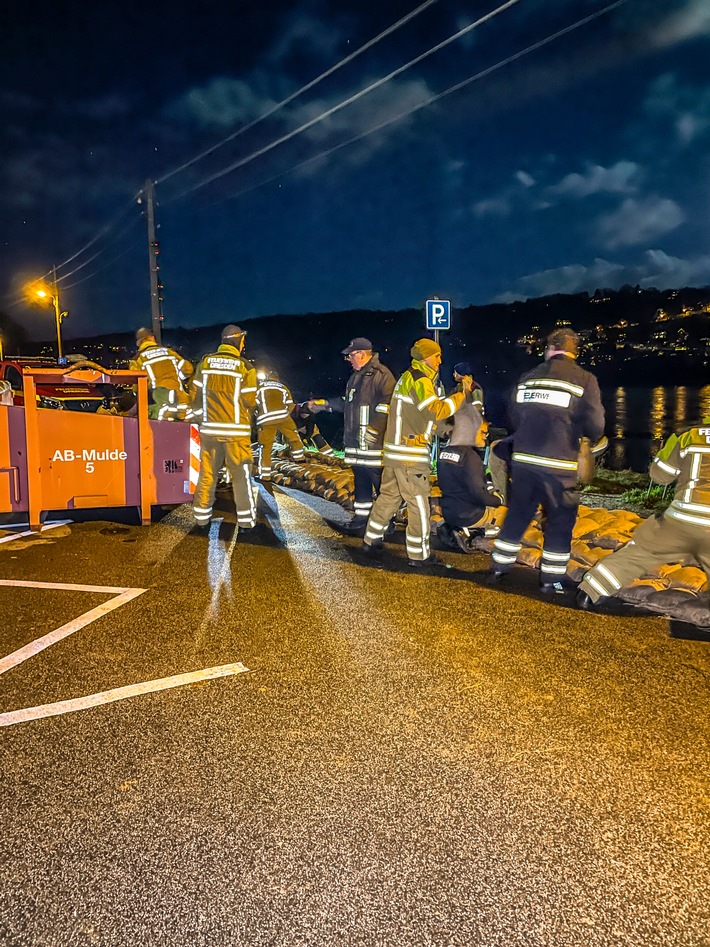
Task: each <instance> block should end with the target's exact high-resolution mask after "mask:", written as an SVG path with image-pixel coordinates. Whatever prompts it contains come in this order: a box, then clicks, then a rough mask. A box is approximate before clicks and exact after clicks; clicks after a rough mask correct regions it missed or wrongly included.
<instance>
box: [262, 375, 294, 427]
mask: <svg viewBox="0 0 710 947" xmlns="http://www.w3.org/2000/svg"><path fill="white" fill-rule="evenodd" d="M292 410H293V398H292V397H291V392H290V391H289V390H288V388H287V387H286V385H282V384H281V382H279V381H265V382H263V383H262V384H261V385H259V390H258V391H257V393H256V424H257V427H263V426H264V425H265V424H278V423H279V421H285V420H286V418H287V417H289V416H290V414H291V411H292Z"/></svg>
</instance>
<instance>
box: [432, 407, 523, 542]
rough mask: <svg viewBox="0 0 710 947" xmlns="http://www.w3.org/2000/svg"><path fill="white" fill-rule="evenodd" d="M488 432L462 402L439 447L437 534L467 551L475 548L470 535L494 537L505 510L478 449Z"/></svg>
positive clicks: (475, 411) (477, 414) (472, 409)
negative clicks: (441, 519)
mask: <svg viewBox="0 0 710 947" xmlns="http://www.w3.org/2000/svg"><path fill="white" fill-rule="evenodd" d="M474 391H475V389H474ZM487 435H488V422H487V421H486V420H485V419H484V418H482V417H481V413H480V411H479V410H478V409H477V408H475V407H474V406H473V405H464V407H463V408H461V410H460V411H458V412H457V413H456V414H455V415H454V427H453V430H452V432H451V436H450V438H449V442H448V444H447V445H446V446H445V447H442V448H441V449H440V450H439V458H438V462H437V479H438V481H439V487H440V489H441V512H442V513H443V515H444V523H443V524H442V527H441V528H440V530H439V537H440V538H441V539H442V540H443V541H444V543H445V544H448V545H451V544H452V542H453V544H455V545H456V546H457V547H458V548H459V549H461V551H462V552H466V553H470V552H473V551H474V549H473V547H472V546H471V540H472V538H473V536H475V535H479V536H489V537H490V536H497V535H498V533H499V531H500V524H501V523H502V522H503V520H504V519H505V514H506V512H507V511H506V508H505V507H504V506H502V501H501V497H500V494H498V493H495V492H494V491H493V485H492V484H489V483H488V481H487V480H486V472H485V469H484V467H483V461H482V460H481V455H480V453H479V451H480V450H482V449H483V448H484V447H485V446H486V437H487Z"/></svg>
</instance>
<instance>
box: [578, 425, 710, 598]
mask: <svg viewBox="0 0 710 947" xmlns="http://www.w3.org/2000/svg"><path fill="white" fill-rule="evenodd" d="M703 425H708V426H707V427H694V428H691V429H690V430H689V431H685V433H683V434H681V435H680V436H678V435H676V434H671V436H670V437H669V438H668V440H667V441H666V443H665V444H664V445H663V447H662V448H661V449H660V451H659V452H658V454H656V456H655V457H654V459H653V461H652V462H651V466H650V467H649V471H648V472H649V475H650V477H651V480H653V481H654V482H655V483H660V484H664V485H665V484H669V483H673V482H674V481H675V482H676V489H675V496H674V498H673V500H672V501H671V504H670V506H669V507H668V509H667V510H666V511H665V512H664V513H662V514H660V515H656V516H651V517H649V518H648V519H646V520H643V522H641V523H640V524H639V525H638V526H637V528H636V529H635V530H634V534H633V539H632V540H631V541H630V542H628V543H627V544H626V545H625V546H623V547H622V548H621V549H619V550H618V551H617V552H615V553H612V555H611V556H607V557H606V558H605V559H603V560H602V561H600V562H599V563H598V564H597V565H596V566H594V568H593V569H590V571H589V572H587V574H586V575H585V576H584V578H583V579H582V581H581V583H580V585H579V589H578V591H577V604H578V605H579V606H580V608H585V609H588V608H592V607H593V606H594V605H595V604H596V603H598V602H599V601H600V600H602V599H605V598H608V597H610V596H612V595H616V593H617V592H618V591H619V590H620V589H622V588H624V586H627V585H630V584H631V582H633V580H634V579H637V578H638V577H639V576H641V575H643V574H644V573H646V572H650V571H652V570H653V569H656V568H657V567H658V566H660V565H663V564H664V563H671V562H681V561H682V560H683V559H684V558H685V557H686V556H692V557H693V558H694V559H695V561H696V562H697V563H698V565H699V566H700V568H701V569H702V570H703V571H704V572H705V575H706V576H707V577H708V581H709V582H710V417H708V418H704V419H703Z"/></svg>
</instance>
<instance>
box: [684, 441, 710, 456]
mask: <svg viewBox="0 0 710 947" xmlns="http://www.w3.org/2000/svg"><path fill="white" fill-rule="evenodd" d="M688 454H710V447H698V446H697V445H696V444H693V445H691V446H690V447H685V448H684V449H683V450H682V451H681V452H680V456H681V457H686V456H687V455H688Z"/></svg>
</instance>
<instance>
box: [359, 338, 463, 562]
mask: <svg viewBox="0 0 710 947" xmlns="http://www.w3.org/2000/svg"><path fill="white" fill-rule="evenodd" d="M410 355H411V356H412V364H411V367H410V368H409V369H408V370H407V371H406V372H405V373H404V374H403V375H402V376H401V378H400V379H399V381H398V382H397V384H396V385H395V389H394V393H393V394H392V401H391V404H390V413H389V415H388V420H387V431H386V434H385V441H384V469H383V472H382V485H381V487H380V495H379V496H378V497H377V499H376V500H375V502H374V504H373V507H372V512H371V513H370V517H369V519H368V521H367V529H366V531H365V539H364V544H365V550H366V551H367V552H368V553H369V554H370V555H376V554H378V553H379V552H381V550H382V547H383V542H384V536H385V532H386V530H387V527H388V526H389V523H390V519H391V518H392V517H393V516H394V514H395V513H396V512H397V510H398V509H399V507H400V505H401V503H402V501H404V502H405V503H406V504H407V556H408V559H409V564H410V565H411V566H421V565H427V564H432V565H435V564H438V563H439V560H438V558H437V557H436V556H433V555H432V554H431V551H430V547H429V529H430V528H429V493H430V484H429V474H430V472H431V453H430V451H431V440H432V436H433V431H434V426H435V424H436V422H437V421H441V420H443V419H444V418H448V417H449V416H450V415H452V414H455V413H456V411H458V410H459V408H460V407H461V405H463V404H464V402H465V401H466V400H467V399H469V398H470V397H471V381H472V380H471V379H470V378H466V379H464V381H463V388H464V390H463V391H461V392H457V393H456V394H452V395H449V396H448V397H446V396H444V397H441V396H439V395H438V394H437V393H436V389H435V387H434V382H435V380H436V376H437V374H438V371H439V366H440V365H441V348H440V347H439V345H438V344H437V343H436V342H433V341H432V340H431V339H419V341H418V342H415V343H414V345H413V346H412V349H411V351H410Z"/></svg>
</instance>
